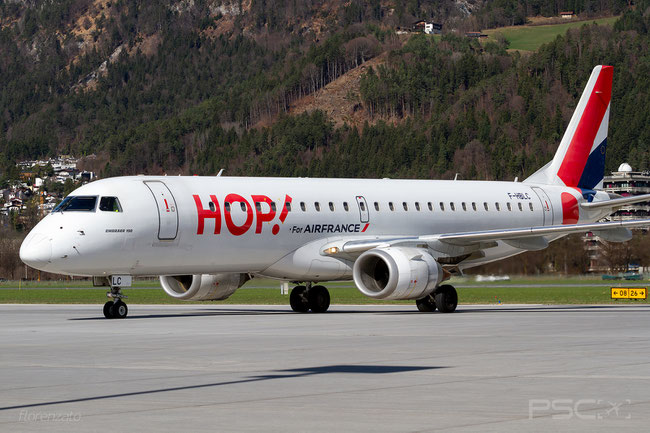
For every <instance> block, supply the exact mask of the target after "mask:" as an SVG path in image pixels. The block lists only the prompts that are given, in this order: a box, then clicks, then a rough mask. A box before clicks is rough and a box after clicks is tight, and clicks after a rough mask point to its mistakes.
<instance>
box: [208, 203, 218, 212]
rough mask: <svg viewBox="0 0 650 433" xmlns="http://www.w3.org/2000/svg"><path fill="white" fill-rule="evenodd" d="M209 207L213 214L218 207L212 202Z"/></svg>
mask: <svg viewBox="0 0 650 433" xmlns="http://www.w3.org/2000/svg"><path fill="white" fill-rule="evenodd" d="M208 207H209V208H210V210H211V211H212V212H214V210H215V209H216V206H215V205H214V202H213V201H212V200H210V203H208Z"/></svg>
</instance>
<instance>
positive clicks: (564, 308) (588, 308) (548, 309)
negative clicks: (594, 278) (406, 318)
mask: <svg viewBox="0 0 650 433" xmlns="http://www.w3.org/2000/svg"><path fill="white" fill-rule="evenodd" d="M634 307H636V308H649V309H650V305H649V304H626V305H611V304H610V305H531V306H516V307H509V306H508V305H507V304H506V305H503V307H501V306H497V305H495V306H490V307H484V306H471V305H468V306H461V307H460V308H459V309H458V310H456V311H455V313H454V314H467V313H490V314H508V313H522V312H537V313H566V312H569V311H570V312H572V313H573V312H575V313H579V312H593V311H598V310H621V311H622V310H626V309H629V308H634ZM136 308H137V307H136ZM161 308H164V306H161ZM335 308H336V307H335ZM335 308H334V309H332V310H329V311H328V312H327V313H326V314H327V315H330V314H380V315H387V316H394V315H404V314H413V315H418V316H419V315H422V314H427V313H421V312H419V311H417V310H415V309H414V308H413V307H411V306H406V305H405V306H404V310H392V311H386V310H383V309H376V310H375V309H364V310H357V309H353V310H348V309H346V310H336V309H335ZM191 309H192V307H191V306H188V310H191ZM296 314H300V313H295V312H293V311H291V310H288V309H280V308H278V309H272V310H269V309H264V310H256V309H255V308H228V309H226V308H224V309H220V308H214V309H209V310H205V309H200V310H195V311H187V310H185V311H178V312H176V311H169V312H165V313H159V312H157V313H152V314H130V315H129V316H128V317H127V320H135V319H165V318H172V317H205V316H270V315H296ZM428 314H433V315H437V316H446V315H443V314H440V313H437V312H434V313H428ZM310 315H311V314H308V313H307V314H305V316H310ZM69 320H74V321H85V320H91V321H92V320H106V319H105V318H104V317H103V316H101V315H98V316H97V317H75V318H70V319H69Z"/></svg>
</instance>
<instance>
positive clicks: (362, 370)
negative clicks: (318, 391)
mask: <svg viewBox="0 0 650 433" xmlns="http://www.w3.org/2000/svg"><path fill="white" fill-rule="evenodd" d="M441 368H448V367H440V366H413V365H356V364H341V365H321V366H315V367H305V368H290V369H285V370H273V371H271V372H270V374H264V375H258V376H248V377H243V378H241V379H238V380H229V381H223V382H212V383H201V384H195V385H185V386H175V387H168V388H156V389H148V390H142V391H131V392H124V393H119V394H106V395H96V396H91V397H80V398H71V399H67V400H55V401H44V402H39V403H25V404H20V405H15V406H5V407H0V411H4V410H14V409H25V408H31V407H40V406H53V405H58V404H69V403H81V402H86V401H97V400H106V399H111V398H120V397H132V396H138V395H150V394H160V393H165V392H173V391H185V390H191V389H200V388H213V387H219V386H227V385H237V384H244V383H254V382H262V381H267V380H278V379H296V378H301V377H307V376H316V375H321V374H389V373H408V372H414V371H423V370H436V369H441Z"/></svg>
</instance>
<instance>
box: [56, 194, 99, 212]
mask: <svg viewBox="0 0 650 433" xmlns="http://www.w3.org/2000/svg"><path fill="white" fill-rule="evenodd" d="M95 206H97V197H96V196H84V195H79V196H76V197H70V196H68V197H66V198H65V199H64V200H63V201H62V202H61V203H59V205H58V206H57V207H55V208H54V210H53V211H52V212H57V211H60V212H94V211H95Z"/></svg>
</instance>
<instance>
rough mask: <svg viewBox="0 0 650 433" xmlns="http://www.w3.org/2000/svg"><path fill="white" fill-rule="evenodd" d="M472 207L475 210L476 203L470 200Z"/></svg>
mask: <svg viewBox="0 0 650 433" xmlns="http://www.w3.org/2000/svg"><path fill="white" fill-rule="evenodd" d="M472 209H473V210H474V212H476V203H475V202H472Z"/></svg>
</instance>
